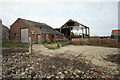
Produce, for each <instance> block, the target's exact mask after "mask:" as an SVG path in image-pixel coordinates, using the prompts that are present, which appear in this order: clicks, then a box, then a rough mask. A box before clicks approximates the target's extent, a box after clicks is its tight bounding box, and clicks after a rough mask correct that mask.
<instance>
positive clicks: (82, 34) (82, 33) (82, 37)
mask: <svg viewBox="0 0 120 80" xmlns="http://www.w3.org/2000/svg"><path fill="white" fill-rule="evenodd" d="M82 38H83V28H82Z"/></svg>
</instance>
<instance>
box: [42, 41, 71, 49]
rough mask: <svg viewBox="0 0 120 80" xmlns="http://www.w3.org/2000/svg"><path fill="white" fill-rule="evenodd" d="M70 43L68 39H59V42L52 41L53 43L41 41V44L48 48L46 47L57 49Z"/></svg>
mask: <svg viewBox="0 0 120 80" xmlns="http://www.w3.org/2000/svg"><path fill="white" fill-rule="evenodd" d="M69 44H71V42H70V41H59V42H54V43H49V44H46V43H43V45H44V46H45V47H46V48H48V49H53V50H54V49H58V48H60V47H62V46H66V45H69Z"/></svg>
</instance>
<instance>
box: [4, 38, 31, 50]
mask: <svg viewBox="0 0 120 80" xmlns="http://www.w3.org/2000/svg"><path fill="white" fill-rule="evenodd" d="M28 46H29V45H28V43H20V42H12V41H11V40H9V39H3V40H2V47H3V48H18V47H25V48H27V47H28Z"/></svg>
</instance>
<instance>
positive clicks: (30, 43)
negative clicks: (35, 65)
mask: <svg viewBox="0 0 120 80" xmlns="http://www.w3.org/2000/svg"><path fill="white" fill-rule="evenodd" d="M29 53H30V54H32V39H31V37H29Z"/></svg>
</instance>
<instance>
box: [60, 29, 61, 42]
mask: <svg viewBox="0 0 120 80" xmlns="http://www.w3.org/2000/svg"><path fill="white" fill-rule="evenodd" d="M60 33H61V28H60ZM60 41H61V35H60Z"/></svg>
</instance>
